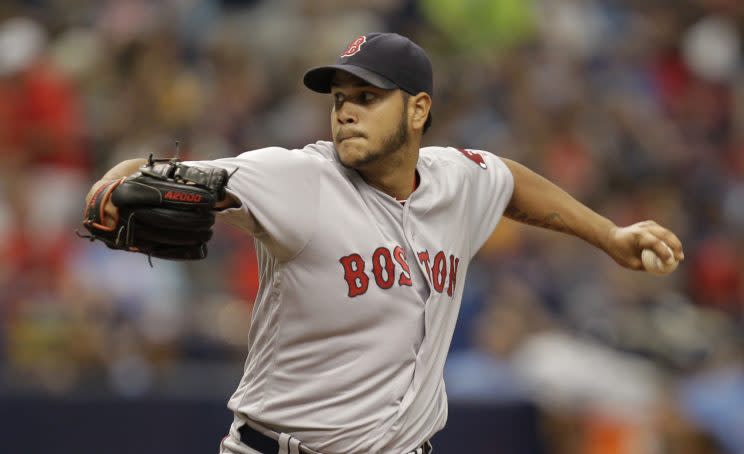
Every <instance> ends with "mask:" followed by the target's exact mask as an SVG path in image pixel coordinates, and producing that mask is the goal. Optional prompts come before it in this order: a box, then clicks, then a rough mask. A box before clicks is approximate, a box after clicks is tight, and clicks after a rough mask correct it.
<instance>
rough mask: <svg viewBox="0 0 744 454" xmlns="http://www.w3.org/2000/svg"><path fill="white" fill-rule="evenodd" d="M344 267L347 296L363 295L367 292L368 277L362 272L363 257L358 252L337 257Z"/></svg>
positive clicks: (363, 265)
mask: <svg viewBox="0 0 744 454" xmlns="http://www.w3.org/2000/svg"><path fill="white" fill-rule="evenodd" d="M339 262H341V265H342V266H343V267H344V279H346V283H347V284H348V285H349V298H353V297H355V296H359V295H363V294H364V293H366V292H367V287H368V286H369V278H368V277H367V275H366V274H365V272H364V267H365V263H364V259H363V258H362V256H361V255H359V254H350V255H347V256H346V257H341V258H340V259H339Z"/></svg>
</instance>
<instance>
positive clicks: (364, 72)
mask: <svg viewBox="0 0 744 454" xmlns="http://www.w3.org/2000/svg"><path fill="white" fill-rule="evenodd" d="M336 71H344V72H347V73H349V74H351V75H354V76H357V77H358V78H360V79H362V80H364V81H365V82H369V84H370V85H373V86H375V87H378V88H382V89H385V90H392V89H394V88H398V86H397V85H395V84H394V83H393V82H391V81H390V79H388V78H386V77H384V76H381V75H379V74H377V73H374V72H372V71H370V70H368V69H365V68H362V67H361V66H354V65H330V66H321V67H319V68H313V69H311V70H310V71H308V72H306V73H305V77H303V79H302V82H303V83H304V84H305V86H306V87H307V88H309V89H310V90H313V91H317V92H318V93H330V92H331V82H332V81H333V76H334V75H335V74H336Z"/></svg>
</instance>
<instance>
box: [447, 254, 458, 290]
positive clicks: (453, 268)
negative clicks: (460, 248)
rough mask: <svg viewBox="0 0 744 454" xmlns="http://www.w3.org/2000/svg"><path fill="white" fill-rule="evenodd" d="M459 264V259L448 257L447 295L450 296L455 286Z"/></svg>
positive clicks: (452, 256)
mask: <svg viewBox="0 0 744 454" xmlns="http://www.w3.org/2000/svg"><path fill="white" fill-rule="evenodd" d="M459 264H460V259H459V258H457V257H455V256H454V255H450V266H449V285H448V286H447V295H449V296H452V293H453V292H454V291H455V286H456V285H457V266H458V265H459Z"/></svg>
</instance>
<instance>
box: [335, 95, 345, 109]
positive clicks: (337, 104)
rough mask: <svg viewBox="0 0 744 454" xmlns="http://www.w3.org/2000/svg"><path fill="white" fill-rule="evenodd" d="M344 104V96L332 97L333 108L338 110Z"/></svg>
mask: <svg viewBox="0 0 744 454" xmlns="http://www.w3.org/2000/svg"><path fill="white" fill-rule="evenodd" d="M343 102H344V95H342V94H341V93H336V94H334V95H333V107H334V108H335V109H336V110H338V109H339V108H340V107H341V104H343Z"/></svg>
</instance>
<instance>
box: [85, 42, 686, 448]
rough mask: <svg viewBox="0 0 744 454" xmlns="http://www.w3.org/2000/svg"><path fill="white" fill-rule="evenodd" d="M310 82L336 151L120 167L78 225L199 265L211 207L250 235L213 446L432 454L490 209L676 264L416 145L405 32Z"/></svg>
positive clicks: (425, 84) (426, 87)
mask: <svg viewBox="0 0 744 454" xmlns="http://www.w3.org/2000/svg"><path fill="white" fill-rule="evenodd" d="M304 83H305V85H306V86H307V87H308V88H310V89H311V90H314V91H316V92H320V93H326V94H329V96H330V100H331V131H332V138H333V140H332V141H318V142H316V143H312V144H309V145H307V146H305V147H304V148H302V149H295V150H289V149H285V148H280V147H268V148H263V149H259V150H253V151H248V152H245V153H242V154H240V155H239V156H237V157H234V158H226V159H218V160H213V161H200V162H180V161H177V160H171V161H154V160H149V161H146V160H142V159H135V160H131V161H125V162H122V163H121V164H119V165H117V166H116V167H114V168H113V169H111V170H110V171H109V172H108V173H107V174H106V175H105V176H104V178H103V179H102V180H101V181H99V182H98V183H96V184H95V185H94V186H93V188H92V189H91V191H90V193H89V195H88V198H87V201H88V202H87V210H86V216H85V220H84V225H85V226H86V227H87V228H88V230H89V231H90V235H91V237H92V238H93V239H101V240H103V241H104V242H105V243H106V244H107V245H108V246H109V247H112V248H115V249H123V250H129V251H135V252H140V253H144V254H147V255H149V256H156V257H164V258H171V259H199V258H204V257H205V256H206V252H207V249H206V243H207V241H208V240H209V238H210V236H211V226H212V223H213V222H214V218H215V214H216V217H217V218H219V219H222V220H223V221H225V222H228V223H230V224H232V225H234V226H235V227H237V228H238V229H241V230H242V231H244V232H245V233H246V234H248V235H252V236H253V237H254V238H255V241H256V249H257V253H258V259H259V263H260V267H261V270H262V271H261V284H260V290H259V294H258V297H257V300H256V305H255V308H254V311H253V315H252V323H251V327H250V333H249V341H248V342H249V345H248V346H249V350H248V357H247V359H246V362H245V370H244V373H243V378H242V380H241V381H240V384H239V385H238V388H237V390H236V391H235V393H234V394H233V396H232V398H231V399H230V401H229V404H228V406H229V408H230V409H231V410H232V411H233V413H234V422H233V424H232V426H231V427H230V430H229V434H228V436H227V437H226V438H225V439H224V440H223V441H222V443H221V445H220V447H219V450H220V453H221V454H244V453H256V452H260V453H277V452H280V453H325V454H342V453H343V454H353V453H394V454H407V453H428V452H431V451H432V446H431V444H430V443H429V441H428V440H429V439H430V438H431V437H432V436H433V435H434V434H435V433H436V432H437V431H439V430H440V429H442V427H444V425H445V422H446V421H447V396H446V393H445V388H444V382H443V379H442V371H443V367H444V363H445V358H446V354H447V351H448V347H449V344H450V340H451V338H452V334H453V330H454V328H455V322H456V320H457V314H458V310H459V307H460V300H461V297H462V293H463V283H464V282H465V275H466V273H467V271H468V266H469V264H470V261H471V259H472V258H473V256H474V255H475V254H476V252H477V251H478V249H479V248H480V247H481V246H482V245H483V243H484V242H485V241H486V239H487V238H488V237H489V236H490V235H491V233H492V232H493V230H494V228H495V227H496V225H497V224H498V222H499V220H500V219H501V217H502V216H507V217H509V218H512V219H515V220H517V221H520V222H523V223H526V224H531V225H536V226H540V227H543V228H547V229H551V230H555V231H559V232H564V233H567V234H570V235H574V236H577V237H579V238H582V239H583V240H585V241H587V242H589V243H591V244H592V245H594V246H596V247H597V248H600V249H601V250H603V251H605V252H606V253H607V254H608V255H609V256H610V257H611V258H612V259H614V260H615V261H616V262H617V263H619V264H620V265H622V266H624V267H627V268H630V269H637V270H640V269H644V265H643V261H642V258H641V257H642V255H643V251H644V250H647V251H648V253H651V255H652V256H653V258H654V259H658V260H657V262H659V263H662V264H669V265H670V266H671V264H674V263H676V262H677V261H679V260H682V259H683V252H682V245H681V243H680V241H679V239H678V238H677V237H676V236H675V235H674V234H673V233H672V232H670V231H669V230H668V229H666V228H664V227H661V226H659V225H658V224H656V223H655V222H652V221H646V222H641V223H638V224H634V225H631V226H628V227H618V226H616V225H614V224H613V223H612V222H611V221H610V220H608V219H606V218H604V217H602V216H600V215H599V214H597V213H595V212H593V211H591V210H590V209H589V208H587V207H586V206H584V205H582V204H581V203H579V202H577V201H576V200H574V199H573V198H572V197H571V196H569V195H568V194H567V193H565V192H564V191H562V190H561V189H559V188H558V187H556V186H555V185H553V184H552V183H550V182H549V181H547V180H545V179H543V178H542V177H540V176H538V175H537V174H535V173H533V172H532V171H530V170H528V169H527V168H525V167H524V166H522V165H520V164H518V163H516V162H513V161H510V160H507V159H502V158H499V157H497V156H495V155H493V154H491V153H488V152H485V151H479V150H469V149H462V148H454V147H425V148H421V147H420V143H421V138H422V135H423V134H424V133H425V131H426V130H427V128H428V127H429V125H430V124H431V113H430V109H431V106H432V96H433V77H432V67H431V63H430V61H429V58H428V57H427V55H426V53H425V52H424V51H423V50H422V49H421V48H420V47H419V46H417V45H416V44H414V43H413V42H411V41H410V40H408V39H407V38H405V37H402V36H400V35H397V34H389V33H370V34H367V35H363V36H360V37H358V38H357V39H355V40H354V41H353V42H352V43H350V44H349V45H348V46H347V47H346V49H345V50H344V51H343V52H342V53H341V54H340V57H338V59H337V61H336V63H335V64H334V65H330V66H323V67H319V68H315V69H312V70H310V71H308V72H307V73H306V74H305V76H304Z"/></svg>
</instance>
